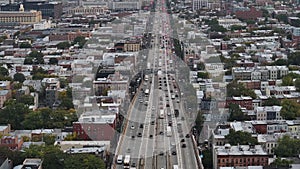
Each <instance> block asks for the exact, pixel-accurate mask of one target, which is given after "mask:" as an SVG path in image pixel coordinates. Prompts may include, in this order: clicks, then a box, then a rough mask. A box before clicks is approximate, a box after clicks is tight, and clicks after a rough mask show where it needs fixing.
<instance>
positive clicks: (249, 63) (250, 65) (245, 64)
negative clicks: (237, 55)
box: [236, 60, 255, 67]
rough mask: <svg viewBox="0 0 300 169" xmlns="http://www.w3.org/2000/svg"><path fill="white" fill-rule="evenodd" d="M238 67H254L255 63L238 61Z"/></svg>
mask: <svg viewBox="0 0 300 169" xmlns="http://www.w3.org/2000/svg"><path fill="white" fill-rule="evenodd" d="M236 65H237V67H254V66H255V63H254V62H253V61H251V60H236Z"/></svg>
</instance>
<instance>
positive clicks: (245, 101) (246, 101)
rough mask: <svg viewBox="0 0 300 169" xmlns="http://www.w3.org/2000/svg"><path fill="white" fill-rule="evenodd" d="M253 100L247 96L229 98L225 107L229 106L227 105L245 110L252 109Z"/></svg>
mask: <svg viewBox="0 0 300 169" xmlns="http://www.w3.org/2000/svg"><path fill="white" fill-rule="evenodd" d="M252 101H253V99H252V98H251V97H249V96H240V97H230V98H227V99H226V107H228V106H229V104H231V103H232V104H237V105H240V106H241V107H244V108H246V109H247V110H252V109H253V104H252Z"/></svg>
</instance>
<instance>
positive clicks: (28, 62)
mask: <svg viewBox="0 0 300 169" xmlns="http://www.w3.org/2000/svg"><path fill="white" fill-rule="evenodd" d="M32 64H33V60H32V58H29V57H26V58H25V60H24V65H32Z"/></svg>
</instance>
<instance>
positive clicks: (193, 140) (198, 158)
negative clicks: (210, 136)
mask: <svg viewBox="0 0 300 169" xmlns="http://www.w3.org/2000/svg"><path fill="white" fill-rule="evenodd" d="M191 138H192V143H193V147H194V152H195V155H196V160H197V165H198V168H199V169H204V166H203V164H202V160H201V158H200V156H199V155H198V154H199V153H198V147H197V142H196V139H195V136H194V135H192V137H191Z"/></svg>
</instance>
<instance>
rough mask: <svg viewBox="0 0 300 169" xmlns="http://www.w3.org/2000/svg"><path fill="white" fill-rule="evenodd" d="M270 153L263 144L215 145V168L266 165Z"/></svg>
mask: <svg viewBox="0 0 300 169" xmlns="http://www.w3.org/2000/svg"><path fill="white" fill-rule="evenodd" d="M268 159H269V157H268V153H267V152H266V151H265V150H264V149H263V147H262V146H261V145H237V146H231V145H230V144H225V145H224V146H215V147H214V148H213V168H215V169H220V167H236V166H266V165H268Z"/></svg>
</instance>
